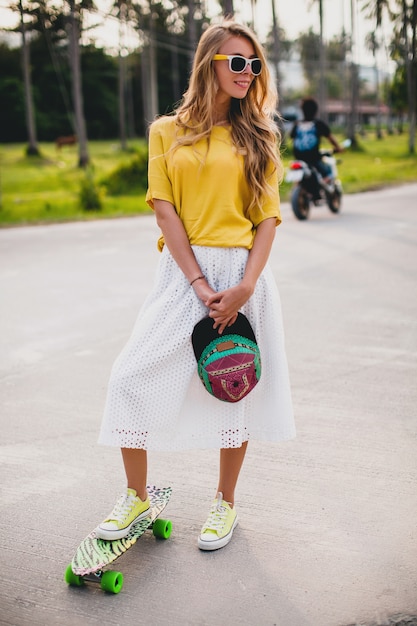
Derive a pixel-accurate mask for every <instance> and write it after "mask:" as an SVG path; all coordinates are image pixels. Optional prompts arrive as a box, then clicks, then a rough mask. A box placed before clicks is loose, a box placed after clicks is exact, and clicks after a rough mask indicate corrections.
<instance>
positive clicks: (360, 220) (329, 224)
mask: <svg viewBox="0 0 417 626" xmlns="http://www.w3.org/2000/svg"><path fill="white" fill-rule="evenodd" d="M416 198H417V185H410V186H404V187H400V188H398V189H391V190H386V191H379V192H376V193H368V194H359V195H355V196H350V197H346V198H345V204H344V209H343V212H342V214H341V215H340V216H334V215H332V214H330V212H328V211H327V209H326V208H324V207H323V208H317V209H315V210H314V212H313V215H312V218H311V220H310V221H308V222H305V223H302V222H297V221H296V220H295V219H294V218H293V217H292V215H291V212H290V210H289V207H288V205H286V206H284V207H283V213H284V219H285V223H284V225H283V226H282V227H280V228H279V230H278V233H277V238H276V242H275V245H274V250H273V254H272V259H271V262H272V265H273V269H274V272H275V275H276V278H277V281H278V284H279V286H280V290H281V296H282V300H283V311H284V318H285V325H286V336H287V349H288V357H289V362H290V369H291V379H292V386H293V395H294V404H295V410H296V419H297V428H298V437H297V439H295V440H294V441H292V442H290V443H286V444H280V445H269V446H268V445H260V444H257V443H253V444H251V445H250V446H249V451H248V456H247V459H246V463H245V466H244V469H243V472H242V476H241V481H240V483H239V489H238V494H237V495H238V500H237V501H238V507H239V512H240V520H241V523H240V526H239V527H238V529H237V530H236V532H235V535H234V538H233V542H232V543H231V544H230V545H229V546H228V547H227V548H225V549H224V550H220V551H219V552H216V553H212V554H207V553H202V552H199V550H198V549H197V547H196V537H197V534H198V531H199V528H200V526H201V524H202V522H203V521H204V519H205V517H206V514H207V509H208V506H209V503H210V501H211V498H212V495H213V490H214V488H215V484H216V470H217V453H216V452H213V451H202V452H199V451H197V452H192V453H189V454H185V453H183V454H152V455H151V459H150V460H151V471H150V479H151V481H152V482H154V483H156V484H159V485H165V484H167V483H168V484H171V485H172V486H173V488H174V496H173V498H172V501H171V503H170V505H169V509H168V510H167V511H169V515H170V517H171V519H172V521H173V523H174V533H173V536H172V539H170V540H169V541H167V542H156V541H155V540H154V539H153V537H152V536H151V535H150V536H149V537H146V538H143V539H142V540H141V542H140V543H139V544H138V545H137V546H136V547H135V548H134V549H133V550H131V551H130V552H129V553H128V554H127V555H126V556H125V557H124V558H123V559H122V560H121V561H119V565H120V569H122V570H123V572H124V574H125V587H124V589H123V591H122V593H121V594H120V595H119V596H109V595H106V594H104V593H103V592H101V591H100V589H98V588H96V587H94V588H91V587H89V588H86V589H73V588H68V587H67V586H66V585H65V584H64V582H63V580H62V576H63V572H64V569H65V567H66V565H67V564H68V562H69V561H70V558H71V556H72V553H73V551H74V549H75V547H76V545H77V544H78V542H79V541H80V539H81V538H82V537H83V536H84V535H85V534H87V532H89V531H90V530H91V528H92V527H94V525H95V524H96V523H98V522H99V521H100V520H101V519H102V518H103V516H104V515H105V514H107V513H108V511H109V510H110V509H111V507H112V505H113V503H114V500H115V498H116V496H117V495H118V492H119V489H120V488H121V486H122V485H123V482H124V477H123V472H122V466H121V463H120V459H119V452H118V451H117V450H113V449H107V448H102V447H99V446H97V445H96V438H97V433H98V428H99V424H100V419H101V411H102V408H103V402H104V395H105V390H106V383H107V379H108V375H109V370H110V367H111V364H112V362H113V360H114V358H115V357H116V355H117V354H118V352H119V350H120V349H121V348H122V346H123V344H124V342H125V340H126V339H127V337H128V334H129V332H130V329H131V327H132V324H133V322H134V320H135V317H136V313H137V310H138V307H139V306H140V304H141V302H142V301H143V298H144V296H145V294H146V293H147V291H148V289H149V286H150V284H151V282H152V278H153V275H154V268H155V263H156V261H157V258H158V253H157V251H156V247H155V239H156V235H157V230H156V227H155V224H154V221H153V218H152V217H143V218H136V219H126V220H115V221H103V222H96V223H84V224H70V225H56V226H46V227H35V228H19V229H9V230H2V231H0V297H1V312H0V327H1V333H0V350H1V365H0V368H1V369H0V375H1V379H0V392H1V417H0V420H1V421H0V425H1V447H0V472H1V474H0V486H1V522H0V525H1V537H2V540H1V543H2V549H1V568H2V571H1V587H0V607H1V608H0V623H1V624H13V625H18V626H21V625H31V626H33V625H42V626H44V625H49V624H60V625H64V626H66V625H78V624H83V625H88V626H89V625H95V624H97V625H99V624H100V625H106V626H107V625H114V624H155V625H156V626H160V625H161V626H162V625H164V626H165V625H174V626H177V625H187V626H188V625H189V626H202V625H207V626H217V625H219V626H223V625H225V626H226V625H227V626H240V625H250V626H273V625H279V626H344V625H346V624H350V623H354V622H355V621H357V622H365V621H366V620H379V621H380V622H381V621H383V620H384V618H385V617H386V616H387V615H390V614H393V613H396V612H400V611H403V612H408V613H417V542H416V539H417V536H416V535H417V532H416V527H417V524H416V520H417V487H416V477H417V446H416V441H417V437H416V435H417V418H416V413H417V411H416V406H417V366H416V360H417V357H416V347H417V345H416V344H417V332H416V324H417V292H416V277H417V202H416ZM196 419H198V410H196Z"/></svg>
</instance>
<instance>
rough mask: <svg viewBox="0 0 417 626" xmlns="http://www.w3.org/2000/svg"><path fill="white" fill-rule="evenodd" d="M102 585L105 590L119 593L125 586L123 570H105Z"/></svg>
mask: <svg viewBox="0 0 417 626" xmlns="http://www.w3.org/2000/svg"><path fill="white" fill-rule="evenodd" d="M100 585H101V588H102V589H103V591H108V592H109V593H119V591H121V590H122V587H123V574H122V572H114V571H113V570H109V571H108V572H104V574H103V576H102V577H101V581H100Z"/></svg>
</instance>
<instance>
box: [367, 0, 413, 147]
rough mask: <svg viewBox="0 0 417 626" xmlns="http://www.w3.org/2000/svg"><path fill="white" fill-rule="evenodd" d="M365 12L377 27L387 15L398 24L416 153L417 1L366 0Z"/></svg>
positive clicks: (395, 41)
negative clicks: (372, 18)
mask: <svg viewBox="0 0 417 626" xmlns="http://www.w3.org/2000/svg"><path fill="white" fill-rule="evenodd" d="M363 8H364V9H365V10H368V12H369V15H370V17H374V18H375V21H376V27H377V28H379V27H380V26H381V24H382V20H383V16H384V14H386V15H387V16H388V18H389V19H390V21H391V22H392V23H393V24H394V36H393V45H395V49H396V53H397V54H398V56H399V57H400V58H402V61H403V64H404V67H405V73H406V81H407V97H408V119H409V140H408V148H409V152H410V154H414V153H415V135H416V98H417V96H416V91H417V76H416V74H417V35H416V31H417V0H392V1H391V0H366V2H364V7H363Z"/></svg>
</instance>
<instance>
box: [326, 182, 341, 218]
mask: <svg viewBox="0 0 417 626" xmlns="http://www.w3.org/2000/svg"><path fill="white" fill-rule="evenodd" d="M326 202H327V206H328V207H329V209H330V210H331V212H332V213H339V211H340V209H341V208H342V190H341V189H340V188H339V187H338V186H337V185H336V186H335V188H334V191H333V193H326Z"/></svg>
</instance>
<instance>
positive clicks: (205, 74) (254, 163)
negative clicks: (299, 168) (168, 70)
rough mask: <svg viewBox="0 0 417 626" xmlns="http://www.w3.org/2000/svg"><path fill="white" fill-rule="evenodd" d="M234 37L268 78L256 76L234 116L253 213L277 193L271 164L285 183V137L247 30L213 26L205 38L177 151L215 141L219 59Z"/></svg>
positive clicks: (180, 117) (180, 120)
mask: <svg viewBox="0 0 417 626" xmlns="http://www.w3.org/2000/svg"><path fill="white" fill-rule="evenodd" d="M230 37H245V39H247V40H248V41H249V42H250V43H251V44H252V45H253V48H254V51H255V55H256V56H257V57H258V58H259V59H260V60H261V62H262V72H261V74H260V75H259V76H255V78H254V80H253V81H252V83H251V86H250V88H249V90H248V93H247V95H246V96H245V98H243V99H242V100H239V99H235V98H232V101H231V105H230V110H229V122H230V124H231V129H232V130H231V132H232V139H233V142H234V144H235V146H236V148H237V150H238V152H239V153H240V154H243V155H244V157H245V158H244V163H245V174H246V179H247V182H248V185H249V188H250V189H251V191H252V194H253V197H252V202H251V204H250V206H249V207H248V209H250V208H252V207H254V206H260V205H261V204H262V199H263V198H264V197H265V196H267V195H269V194H270V193H271V192H272V188H271V186H270V185H269V182H268V179H269V177H270V176H271V173H272V172H271V164H272V166H273V170H272V171H273V172H274V171H275V170H277V171H278V176H279V179H281V178H282V171H283V167H282V161H281V159H280V155H279V143H280V134H279V131H278V128H277V126H276V124H275V121H274V119H275V118H276V116H277V104H278V94H277V92H276V90H275V89H274V87H273V85H272V80H271V76H270V72H269V69H268V66H267V63H266V58H265V54H264V51H263V49H262V46H261V45H260V43H259V42H258V40H257V38H256V36H255V34H254V33H253V32H252V31H251V30H250V29H249V28H247V27H246V26H243V25H241V24H237V23H236V22H233V21H230V20H228V21H224V22H222V23H221V24H215V25H212V26H209V27H208V28H207V30H206V31H205V32H204V33H203V35H202V36H201V39H200V41H199V44H198V46H197V50H196V53H195V57H194V62H193V68H192V72H191V77H190V82H189V87H188V89H187V91H186V92H185V94H184V96H183V100H182V102H181V103H180V105H179V107H178V108H177V110H176V122H177V126H178V128H179V132H178V133H177V138H176V143H175V146H174V149H176V148H178V147H180V146H186V145H195V144H196V143H197V142H198V141H200V140H201V139H204V138H206V139H207V141H209V138H210V132H211V129H212V127H213V124H214V123H215V119H214V115H215V109H214V104H215V98H216V93H217V91H218V89H219V85H218V82H217V77H216V74H215V71H214V67H213V65H214V61H213V57H214V55H215V54H217V53H218V51H219V48H220V47H221V45H222V44H223V43H224V42H225V41H227V40H228V39H230Z"/></svg>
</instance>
